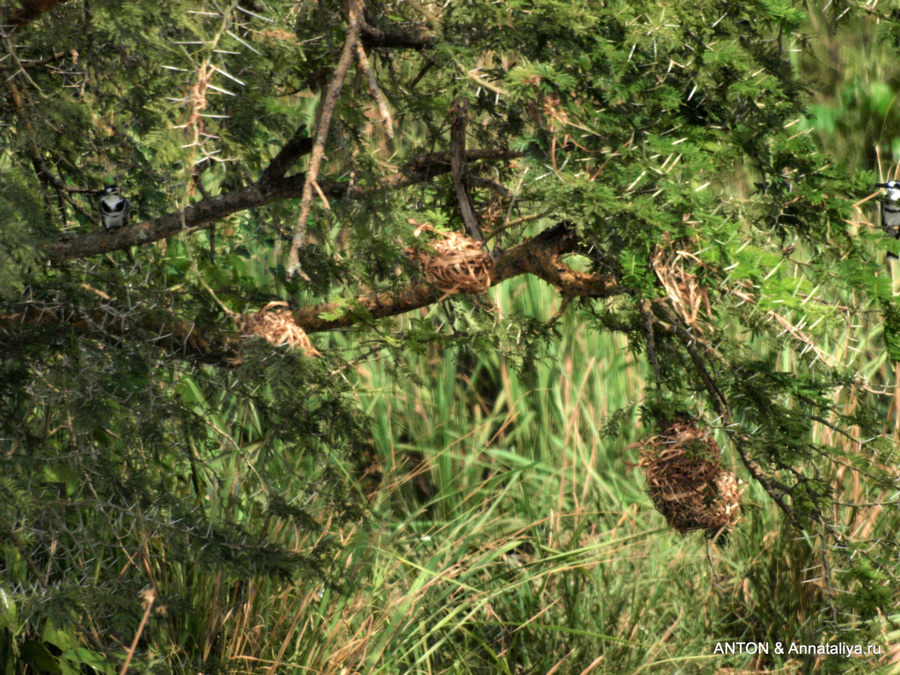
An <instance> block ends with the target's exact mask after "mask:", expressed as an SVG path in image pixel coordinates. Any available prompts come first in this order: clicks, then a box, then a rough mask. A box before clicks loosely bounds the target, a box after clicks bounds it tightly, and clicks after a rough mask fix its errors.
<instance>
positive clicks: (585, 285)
mask: <svg viewBox="0 0 900 675" xmlns="http://www.w3.org/2000/svg"><path fill="white" fill-rule="evenodd" d="M579 247H580V242H579V240H578V236H577V234H576V232H575V228H574V226H573V225H572V224H571V223H567V222H562V223H559V224H558V225H556V226H554V227H551V228H549V229H547V230H544V231H543V232H542V233H541V234H539V235H538V236H536V237H534V238H533V239H529V240H528V241H526V242H523V243H521V244H519V245H517V246H514V247H513V248H511V249H509V250H508V251H504V252H503V253H501V254H500V255H499V256H498V257H497V258H496V259H495V260H494V273H493V274H492V276H491V285H492V286H494V285H496V284H499V283H500V282H501V281H505V280H506V279H510V278H512V277H516V276H519V275H521V274H526V273H527V274H534V275H535V276H537V277H540V278H541V279H544V280H545V281H547V282H549V283H551V284H553V285H554V286H556V287H557V288H559V289H560V292H561V293H563V294H564V295H567V296H576V295H577V296H585V297H594V298H605V297H610V296H613V295H617V294H620V293H624V292H626V291H625V290H623V289H622V288H621V287H619V286H618V285H617V284H616V282H615V279H613V277H611V276H606V275H591V274H585V273H582V272H575V271H574V270H572V269H570V268H569V267H568V266H566V265H565V264H563V263H562V262H561V257H562V256H563V255H565V254H567V253H574V252H575V251H577V250H578V249H579ZM443 295H444V293H443V292H442V291H440V290H438V289H437V288H435V287H434V286H432V285H430V284H426V283H420V284H415V285H413V286H409V287H407V288H405V289H403V290H401V291H397V292H394V293H377V292H370V293H365V294H363V295H360V296H357V297H356V298H354V299H353V300H352V301H350V302H347V301H339V302H331V303H326V304H322V305H314V306H310V307H304V308H302V309H299V310H297V311H296V312H294V320H295V321H296V322H297V324H298V325H299V326H300V327H301V328H303V330H305V331H306V332H307V333H316V332H319V331H323V330H332V329H335V328H347V327H349V326H352V325H353V324H355V323H357V322H358V321H359V319H360V315H365V316H371V317H374V318H376V319H379V318H382V317H386V316H395V315H397V314H403V313H404V312H409V311H411V310H414V309H418V308H419V307H425V306H427V305H430V304H433V303H435V302H437V301H438V300H439V299H440V298H441V297H442V296H443Z"/></svg>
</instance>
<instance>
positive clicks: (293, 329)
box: [231, 301, 321, 356]
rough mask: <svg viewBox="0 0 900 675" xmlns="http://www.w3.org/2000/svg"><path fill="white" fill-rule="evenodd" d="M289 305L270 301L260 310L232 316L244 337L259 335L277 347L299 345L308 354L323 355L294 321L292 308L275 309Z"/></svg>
mask: <svg viewBox="0 0 900 675" xmlns="http://www.w3.org/2000/svg"><path fill="white" fill-rule="evenodd" d="M287 306H288V303H286V302H284V301H279V302H270V303H269V304H268V305H266V306H265V307H263V308H262V309H261V310H259V311H258V312H252V313H249V314H234V315H232V317H231V318H232V319H234V322H235V324H237V327H238V330H240V331H241V337H243V338H251V337H254V336H259V337H261V338H264V339H265V340H266V341H267V342H269V343H270V344H273V345H275V346H276V347H280V346H281V345H288V346H289V347H299V348H300V349H302V350H303V351H304V352H306V355H307V356H321V354H320V353H319V351H318V350H317V349H316V348H315V347H313V345H312V342H310V340H309V336H308V335H307V334H306V331H305V330H303V329H302V328H301V327H300V326H298V325H297V324H296V323H295V322H294V317H293V315H292V314H291V310H289V309H282V310H278V311H273V308H275V307H285V308H286V307H287Z"/></svg>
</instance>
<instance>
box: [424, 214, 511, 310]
mask: <svg viewBox="0 0 900 675" xmlns="http://www.w3.org/2000/svg"><path fill="white" fill-rule="evenodd" d="M409 222H410V224H411V225H416V226H417V227H416V231H415V232H414V233H413V236H415V237H418V236H419V235H420V234H422V232H431V233H432V234H434V235H437V237H438V239H435V240H434V241H431V242H429V243H428V248H430V249H431V250H430V251H427V250H423V249H411V250H410V251H409V253H410V255H411V257H412V258H413V259H414V260H416V261H417V262H418V263H419V265H421V266H422V270H423V271H424V272H425V278H426V279H428V281H429V282H430V283H432V284H434V285H435V286H436V287H437V288H438V290H440V291H441V292H442V293H443V294H444V295H443V297H442V298H441V300H443V299H444V298H446V297H447V296H449V295H453V294H455V293H484V292H485V291H486V290H487V289H488V288H490V286H491V272H493V270H494V259H493V258H492V257H491V254H490V253H488V252H487V251H485V250H484V248H483V247H482V243H481V242H479V241H474V240H473V239H470V238H469V237H467V236H465V235H464V234H460V233H459V232H441V231H440V230H437V229H435V228H434V227H433V226H431V225H429V224H428V223H425V224H423V225H420V224H419V223H417V222H416V221H415V220H410V221H409Z"/></svg>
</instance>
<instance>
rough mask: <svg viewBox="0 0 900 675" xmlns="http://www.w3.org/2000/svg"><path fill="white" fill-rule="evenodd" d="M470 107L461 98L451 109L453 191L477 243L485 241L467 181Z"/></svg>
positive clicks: (468, 228)
mask: <svg viewBox="0 0 900 675" xmlns="http://www.w3.org/2000/svg"><path fill="white" fill-rule="evenodd" d="M468 113H469V106H468V101H467V100H466V99H465V98H464V97H462V96H459V97H457V99H456V100H455V101H453V107H452V108H450V116H451V118H452V119H451V122H450V167H451V170H452V172H453V189H454V190H455V191H456V201H457V202H458V203H459V211H460V213H461V214H462V219H463V222H464V223H465V224H466V229H467V230H468V231H469V236H471V237H472V239H474V240H475V241H481V242H483V241H484V235H483V234H481V224H480V223H479V222H478V215H477V214H476V213H475V207H474V205H473V204H472V198H471V197H470V196H469V190H468V188H467V185H466V184H467V179H468V174H469V169H468V166H467V165H466V127H467V126H468V123H469V118H468Z"/></svg>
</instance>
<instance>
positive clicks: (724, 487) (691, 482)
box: [638, 422, 744, 537]
mask: <svg viewBox="0 0 900 675" xmlns="http://www.w3.org/2000/svg"><path fill="white" fill-rule="evenodd" d="M638 465H639V466H640V467H641V468H642V469H643V471H644V476H645V477H646V479H647V485H648V486H649V492H650V498H651V499H652V500H653V504H654V505H655V506H656V508H657V510H658V511H659V512H660V513H662V514H663V516H665V518H666V521H667V522H668V523H669V527H671V528H673V529H675V530H678V531H679V532H681V533H682V534H686V533H688V532H693V531H695V530H705V531H706V534H707V536H708V537H715V536H717V535H719V534H720V533H721V534H726V533H727V532H728V531H729V530H731V529H732V528H733V527H734V526H735V525H736V524H737V522H738V520H740V517H741V494H742V493H743V491H744V489H743V488H742V487H740V485H739V484H738V480H737V478H736V477H735V475H734V473H732V472H731V471H727V470H725V469H723V468H722V465H721V464H720V463H719V445H718V443H716V441H715V439H713V437H712V436H710V435H709V434H708V433H707V432H705V431H702V430H700V429H697V427H695V426H694V425H693V424H692V423H685V422H676V423H674V424H672V425H670V426H669V427H668V428H667V429H666V430H665V431H664V432H663V433H662V434H660V435H659V436H655V437H653V438H651V439H649V440H647V441H644V443H643V448H642V450H641V460H640V462H639V464H638Z"/></svg>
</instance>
